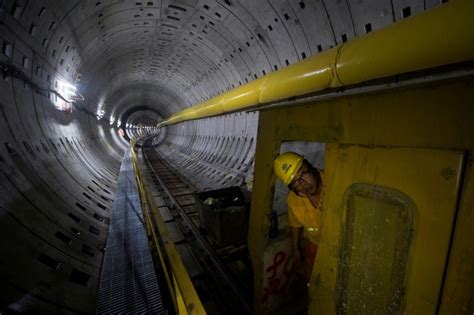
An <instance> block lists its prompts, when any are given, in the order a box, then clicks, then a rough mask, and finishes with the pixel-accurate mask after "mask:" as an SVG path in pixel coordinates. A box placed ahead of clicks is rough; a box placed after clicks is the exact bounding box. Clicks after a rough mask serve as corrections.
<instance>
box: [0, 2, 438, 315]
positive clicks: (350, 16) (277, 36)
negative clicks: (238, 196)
mask: <svg viewBox="0 0 474 315" xmlns="http://www.w3.org/2000/svg"><path fill="white" fill-rule="evenodd" d="M439 3H440V1H439V0H425V1H421V0H392V1H389V0H385V1H379V0H373V1H364V2H361V1H358V0H347V1H316V0H312V1H310V0H304V1H283V0H268V1H233V0H230V1H227V0H226V1H195V0H186V1H165V0H163V1H157V0H154V1H139V0H137V1H116V0H106V1H100V0H95V1H60V2H58V1H47V0H44V1H27V0H5V1H2V3H1V5H0V47H1V49H2V51H1V54H0V63H1V67H2V77H1V78H0V138H1V139H0V140H1V142H0V170H1V174H0V187H1V192H2V194H1V197H0V210H1V211H0V214H1V216H0V218H1V219H0V239H2V246H1V247H2V248H1V250H2V255H1V258H0V281H1V291H2V295H0V296H1V297H0V310H3V309H7V308H10V309H12V310H15V311H18V312H28V311H32V310H34V311H38V312H44V313H51V312H58V313H59V312H61V313H67V312H93V311H94V309H95V295H96V289H97V280H98V277H99V274H100V265H101V261H102V257H103V252H102V250H103V246H104V244H105V240H106V236H107V228H108V221H109V218H110V209H111V205H112V202H113V197H114V190H115V181H116V178H117V174H118V170H119V166H120V159H121V157H122V155H123V153H124V152H125V150H126V148H127V143H126V142H125V141H124V140H123V138H122V137H121V136H120V134H119V130H118V125H120V124H118V120H119V119H120V117H121V115H122V114H123V113H125V112H127V111H130V110H133V108H135V107H139V106H147V107H149V108H153V109H154V110H155V111H156V113H155V114H154V115H155V116H154V117H153V120H154V121H157V120H158V119H159V117H160V116H161V117H167V116H169V115H170V114H172V113H174V112H176V111H179V110H182V109H184V108H186V107H188V106H191V105H193V104H196V103H198V102H201V101H204V100H206V99H209V98H211V97H214V96H216V95H218V94H219V93H222V92H224V91H227V90H230V89H232V88H234V87H237V86H239V85H242V84H245V83H247V82H250V81H252V80H253V79H256V78H258V77H260V76H262V75H265V74H266V73H269V72H271V71H274V70H277V69H280V68H282V67H285V66H287V65H289V64H292V63H294V62H297V61H299V60H302V59H305V58H306V57H308V56H311V55H314V54H317V53H319V52H321V51H323V50H326V49H328V48H330V47H333V46H335V45H337V44H339V43H341V42H345V41H347V40H350V39H351V38H353V37H356V36H360V35H363V34H365V33H366V32H370V31H372V30H376V29H378V28H382V27H384V26H386V25H389V24H391V23H393V22H395V21H397V20H400V19H402V18H405V17H408V16H410V15H415V14H417V13H419V12H422V11H424V10H426V9H430V8H432V7H434V6H436V5H438V4H439ZM64 83H68V84H74V85H77V90H78V91H79V92H80V94H81V95H82V96H83V97H84V100H82V101H76V102H75V103H74V104H72V103H67V102H64V101H62V99H61V96H63V95H58V94H57V93H55V92H54V91H61V88H62V87H61V84H64ZM149 116H150V115H148V114H146V113H141V114H137V115H134V117H133V121H130V122H131V123H133V125H134V127H136V126H137V125H138V124H140V123H141V122H145V121H146V119H149ZM121 123H126V122H121ZM257 128H258V113H238V114H231V115H226V116H223V117H215V118H207V119H202V120H198V121H190V122H185V123H182V124H178V125H175V126H170V127H168V128H167V129H166V130H164V131H163V133H162V134H161V136H160V137H162V141H161V140H160V141H161V143H160V149H161V151H162V153H163V154H164V155H165V156H168V157H169V158H170V159H171V158H172V159H173V162H174V164H175V166H177V167H179V168H180V169H181V170H183V172H184V173H185V175H186V176H187V177H188V178H190V179H191V180H193V181H194V184H195V185H196V186H197V187H198V188H199V189H214V188H220V187H223V186H231V185H242V184H245V185H247V186H249V188H251V183H252V176H253V174H252V173H253V159H254V152H255V139H256V133H257ZM146 132H147V133H150V132H153V130H152V129H148V130H147V131H146ZM129 133H130V134H131V135H139V134H142V131H140V130H137V129H136V128H130V129H129Z"/></svg>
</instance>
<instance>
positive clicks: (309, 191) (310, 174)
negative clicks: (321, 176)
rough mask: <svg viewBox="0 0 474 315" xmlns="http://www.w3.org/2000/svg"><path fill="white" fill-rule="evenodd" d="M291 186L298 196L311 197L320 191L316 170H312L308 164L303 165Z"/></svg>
mask: <svg viewBox="0 0 474 315" xmlns="http://www.w3.org/2000/svg"><path fill="white" fill-rule="evenodd" d="M290 186H291V188H292V189H293V190H295V191H296V192H297V193H298V194H301V195H306V196H311V195H314V194H315V193H316V192H317V190H318V179H317V177H316V170H313V169H311V168H310V167H309V166H308V165H307V164H306V163H303V165H301V167H300V169H299V170H298V173H296V176H295V178H294V179H293V180H292V181H291V183H290Z"/></svg>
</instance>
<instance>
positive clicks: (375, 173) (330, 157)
mask: <svg viewBox="0 0 474 315" xmlns="http://www.w3.org/2000/svg"><path fill="white" fill-rule="evenodd" d="M462 161H463V152H458V151H447V150H428V149H408V148H366V147H360V146H341V145H336V144H334V145H333V144H328V145H327V146H326V156H325V162H326V168H325V179H326V187H325V192H324V196H325V197H323V203H324V205H325V207H324V211H323V223H322V235H321V242H320V245H319V251H318V257H317V259H316V263H315V270H314V271H313V278H312V280H311V286H310V295H311V304H310V311H311V313H312V314H330V313H335V310H336V297H337V295H338V291H337V282H336V280H337V273H338V271H339V258H340V248H341V247H340V246H341V241H342V240H341V238H342V226H341V220H342V218H343V215H344V211H345V203H344V202H343V200H344V193H345V192H346V190H347V188H348V187H350V186H351V185H352V184H353V183H358V182H361V183H369V184H373V185H378V186H382V187H389V188H391V189H395V190H398V191H400V192H401V193H403V194H405V195H407V196H409V197H410V198H411V199H412V200H413V203H414V204H415V207H416V213H415V224H414V226H415V227H414V237H413V240H412V245H411V251H410V256H409V260H408V269H407V275H406V295H405V299H404V304H405V306H404V312H406V313H409V314H433V313H435V312H436V308H437V304H438V298H439V294H440V292H441V285H442V280H443V273H444V268H445V264H446V259H447V254H448V249H449V242H450V236H451V231H452V228H453V220H454V217H455V213H456V201H457V197H458V195H457V194H458V191H459V188H460V187H459V184H460V183H459V181H460V178H461V171H462V170H461V169H462V164H463V163H462ZM367 272H371V270H367ZM361 303H367V304H368V306H369V304H370V303H371V301H370V300H368V301H361Z"/></svg>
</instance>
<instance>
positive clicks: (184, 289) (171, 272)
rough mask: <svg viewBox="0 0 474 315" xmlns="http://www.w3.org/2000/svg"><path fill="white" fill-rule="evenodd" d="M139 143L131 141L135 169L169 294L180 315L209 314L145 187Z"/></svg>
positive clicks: (148, 228) (153, 244)
mask: <svg viewBox="0 0 474 315" xmlns="http://www.w3.org/2000/svg"><path fill="white" fill-rule="evenodd" d="M135 145H136V140H135V139H132V140H131V141H130V151H131V154H132V162H133V169H134V172H135V179H136V182H137V186H138V191H139V194H140V200H141V206H142V211H143V216H144V219H145V225H146V230H147V233H148V235H149V236H150V237H151V246H152V249H153V250H156V252H157V254H158V257H159V264H160V266H161V267H162V268H163V274H164V277H165V279H166V283H167V286H168V289H169V294H170V297H171V300H172V303H173V307H174V310H175V312H176V314H180V315H181V314H193V315H194V314H196V315H200V314H206V311H205V309H204V306H203V305H202V302H201V300H200V299H199V296H198V294H197V292H196V290H195V289H194V286H193V283H192V281H191V279H190V277H189V275H188V273H187V271H186V268H185V266H184V264H183V261H182V260H181V257H180V255H179V253H178V252H177V250H176V247H175V246H174V243H173V241H172V238H171V236H170V234H169V232H168V231H167V229H166V226H165V223H164V221H163V219H162V218H161V214H160V211H159V209H158V206H157V205H156V203H155V201H154V198H153V196H152V194H151V192H150V191H149V190H148V189H147V187H146V186H145V185H144V184H143V181H142V177H141V174H140V169H139V167H138V157H137V154H136V152H135Z"/></svg>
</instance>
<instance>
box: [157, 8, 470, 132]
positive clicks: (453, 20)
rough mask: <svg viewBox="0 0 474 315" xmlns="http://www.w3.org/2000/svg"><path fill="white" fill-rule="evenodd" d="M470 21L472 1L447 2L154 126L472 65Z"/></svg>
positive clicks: (203, 103)
mask: <svg viewBox="0 0 474 315" xmlns="http://www.w3.org/2000/svg"><path fill="white" fill-rule="evenodd" d="M473 17H474V1H473V0H453V1H450V2H449V3H446V4H443V5H440V6H439V7H437V8H435V9H432V10H430V11H426V12H424V13H422V14H420V15H418V16H415V17H411V18H407V19H404V20H402V21H400V22H398V23H395V24H392V25H390V26H389V27H386V28H384V29H381V30H378V31H375V32H371V33H369V34H367V35H365V36H362V37H358V38H356V39H354V40H352V41H351V42H348V43H344V44H342V45H339V46H336V47H334V48H332V49H329V50H326V51H324V52H322V53H320V54H318V55H315V56H312V57H310V58H308V59H305V60H303V61H300V62H298V63H296V64H293V65H291V66H288V67H286V68H283V69H281V70H278V71H275V72H272V73H269V74H267V75H265V76H263V77H260V78H259V79H256V80H254V81H252V82H250V83H248V84H245V85H243V86H240V87H238V88H235V89H233V90H231V91H229V92H226V93H223V94H221V95H219V96H216V97H214V98H212V99H209V100H208V101H205V102H202V103H199V104H197V105H194V106H191V107H189V108H187V109H185V110H183V111H180V112H177V113H175V114H173V115H171V116H170V117H168V118H167V119H166V120H164V121H162V122H160V123H159V124H158V127H162V126H166V125H171V124H176V123H179V122H182V121H186V120H192V119H200V118H205V117H210V116H216V115H221V114H226V113H229V112H235V111H241V110H245V109H247V108H249V107H254V106H256V105H259V104H263V103H268V102H274V101H278V100H282V99H286V98H289V97H294V96H300V95H304V94H308V93H313V92H318V91H321V90H324V89H327V88H330V87H340V86H345V85H351V84H356V83H361V82H364V81H368V80H373V79H378V78H383V77H387V76H392V75H396V74H401V73H406V72H411V71H417V70H423V69H428V68H433V67H437V66H442V65H447V64H453V63H458V62H463V61H468V60H473V59H474V22H473Z"/></svg>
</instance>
